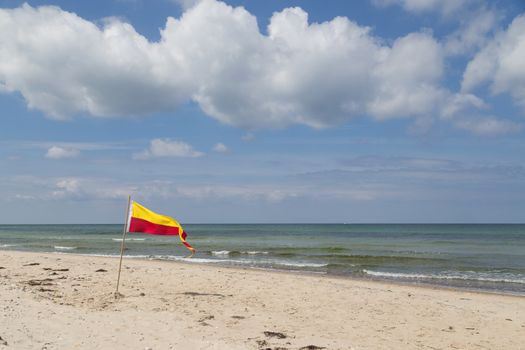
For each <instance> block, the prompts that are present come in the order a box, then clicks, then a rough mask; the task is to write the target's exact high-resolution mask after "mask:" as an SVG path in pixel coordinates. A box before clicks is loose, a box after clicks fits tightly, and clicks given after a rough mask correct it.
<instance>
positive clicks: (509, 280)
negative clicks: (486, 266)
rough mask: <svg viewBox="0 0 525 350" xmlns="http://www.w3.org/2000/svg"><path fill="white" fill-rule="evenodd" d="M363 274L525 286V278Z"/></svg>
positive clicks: (391, 273) (366, 271) (386, 273)
mask: <svg viewBox="0 0 525 350" xmlns="http://www.w3.org/2000/svg"><path fill="white" fill-rule="evenodd" d="M363 272H364V273H365V274H367V275H370V276H374V277H386V278H394V279H396V278H397V279H432V280H463V281H479V282H494V283H519V284H525V278H504V277H496V276H494V277H490V276H481V275H479V274H477V275H472V274H450V275H427V274H418V273H402V272H383V271H372V270H366V269H364V270H363Z"/></svg>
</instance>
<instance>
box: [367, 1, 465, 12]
mask: <svg viewBox="0 0 525 350" xmlns="http://www.w3.org/2000/svg"><path fill="white" fill-rule="evenodd" d="M473 2H474V1H473V0H372V3H373V4H374V5H376V6H380V7H385V6H392V5H398V6H401V7H402V8H403V9H404V10H405V11H408V12H412V13H428V12H436V11H437V12H440V13H441V14H443V15H451V14H456V13H457V11H459V10H461V9H463V8H465V7H467V6H468V5H469V4H471V3H473Z"/></svg>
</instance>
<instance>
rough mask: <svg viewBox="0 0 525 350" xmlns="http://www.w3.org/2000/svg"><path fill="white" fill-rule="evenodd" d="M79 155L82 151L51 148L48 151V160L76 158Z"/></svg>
mask: <svg viewBox="0 0 525 350" xmlns="http://www.w3.org/2000/svg"><path fill="white" fill-rule="evenodd" d="M79 154H80V151H79V150H78V149H75V148H67V147H60V146H51V147H49V149H48V150H47V153H46V158H50V159H63V158H75V157H77V156H78V155H79Z"/></svg>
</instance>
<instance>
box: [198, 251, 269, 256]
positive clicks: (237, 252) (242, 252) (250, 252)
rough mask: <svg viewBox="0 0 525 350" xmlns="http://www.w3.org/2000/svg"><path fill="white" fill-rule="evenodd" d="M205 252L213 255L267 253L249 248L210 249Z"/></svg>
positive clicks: (266, 253)
mask: <svg viewBox="0 0 525 350" xmlns="http://www.w3.org/2000/svg"><path fill="white" fill-rule="evenodd" d="M207 253H209V254H211V255H214V256H238V255H268V254H269V253H268V252H265V251H258V250H250V251H236V250H234V251H230V250H212V251H210V252H207Z"/></svg>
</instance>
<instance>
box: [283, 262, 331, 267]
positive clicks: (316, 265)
mask: <svg viewBox="0 0 525 350" xmlns="http://www.w3.org/2000/svg"><path fill="white" fill-rule="evenodd" d="M274 264H276V265H282V266H292V267H325V266H328V264H315V263H305V262H287V261H277V262H274Z"/></svg>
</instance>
